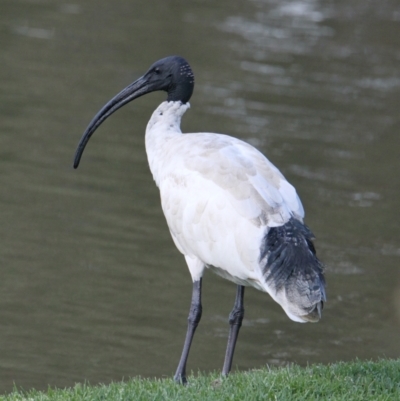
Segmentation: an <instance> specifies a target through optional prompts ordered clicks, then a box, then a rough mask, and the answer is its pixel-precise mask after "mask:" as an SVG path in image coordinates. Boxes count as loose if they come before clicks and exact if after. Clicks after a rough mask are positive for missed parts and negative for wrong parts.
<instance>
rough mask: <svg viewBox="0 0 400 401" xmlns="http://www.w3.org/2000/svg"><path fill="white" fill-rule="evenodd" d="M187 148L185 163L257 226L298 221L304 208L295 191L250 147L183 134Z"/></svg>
mask: <svg viewBox="0 0 400 401" xmlns="http://www.w3.org/2000/svg"><path fill="white" fill-rule="evenodd" d="M180 138H181V140H183V139H187V144H188V145H189V146H190V151H189V152H187V153H186V156H185V160H184V166H185V168H186V169H187V170H188V171H191V172H196V173H197V174H199V175H200V176H201V177H202V178H203V179H204V180H209V181H211V182H213V183H214V184H215V185H217V186H218V187H219V188H221V189H222V190H224V191H225V192H226V194H227V195H229V198H230V200H231V202H232V203H233V205H234V207H235V209H236V211H237V212H238V213H240V214H241V215H242V216H243V217H247V218H248V219H250V220H252V221H253V222H254V223H255V224H257V225H267V226H269V227H273V226H278V225H281V224H284V223H286V222H287V221H288V220H289V219H290V217H291V216H294V217H296V218H297V219H299V220H301V219H302V218H303V217H304V210H303V206H302V204H301V201H300V199H299V197H298V196H297V193H296V190H295V189H294V187H293V186H292V185H290V184H289V183H288V182H287V181H286V179H285V178H284V176H283V175H282V174H281V173H280V171H279V170H278V169H277V168H276V167H275V166H274V165H273V164H272V163H271V162H270V161H269V160H268V159H267V158H266V157H265V156H264V155H263V154H262V153H261V152H259V151H258V150H257V149H255V148H254V147H253V146H251V145H249V144H247V143H245V142H243V141H241V140H239V139H236V138H232V137H229V136H226V135H221V134H207V133H200V134H186V135H183V136H181V137H180Z"/></svg>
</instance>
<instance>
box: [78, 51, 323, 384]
mask: <svg viewBox="0 0 400 401" xmlns="http://www.w3.org/2000/svg"><path fill="white" fill-rule="evenodd" d="M193 89H194V74H193V71H192V68H191V67H190V65H189V63H188V62H187V61H186V60H185V59H184V58H183V57H180V56H169V57H165V58H162V59H160V60H158V61H156V62H155V63H153V64H152V65H151V66H150V68H149V69H148V70H147V72H146V73H145V74H144V75H143V76H141V77H140V78H138V79H137V80H135V81H134V82H133V83H131V84H130V85H128V86H127V87H126V88H125V89H123V90H122V91H121V92H119V93H118V94H117V95H116V96H114V97H113V98H112V99H111V100H110V101H108V102H107V103H106V104H105V105H104V106H103V107H102V108H101V110H100V111H99V112H98V113H97V114H96V115H95V117H94V118H93V119H92V121H91V122H90V124H89V125H88V127H87V128H86V130H85V132H84V134H83V136H82V137H81V140H80V142H79V144H78V147H77V150H76V153H75V158H74V168H77V167H78V165H79V163H80V160H81V157H82V153H83V151H84V149H85V146H86V145H87V143H88V141H89V139H90V137H91V136H92V134H93V133H94V132H95V130H96V129H97V128H98V127H99V126H100V125H101V124H102V123H103V122H104V121H105V120H106V119H107V118H108V117H109V116H111V115H112V114H113V113H114V112H115V111H117V110H118V109H120V108H121V107H122V106H124V105H126V104H127V103H129V102H131V101H133V100H135V99H137V98H139V97H140V96H143V95H145V94H147V93H150V92H154V91H164V92H166V93H167V99H166V100H165V101H164V102H162V103H161V104H160V105H159V106H158V107H157V108H156V109H155V111H154V112H153V114H152V116H151V118H150V120H149V122H148V124H147V127H146V133H145V147H146V153H147V158H148V163H149V167H150V171H151V173H152V175H153V179H154V181H155V183H156V185H157V186H158V188H159V190H160V198H161V206H162V210H163V212H164V215H165V218H166V222H167V225H168V228H169V231H170V233H171V237H172V239H173V242H174V243H175V245H176V247H177V248H178V250H179V251H180V252H181V253H182V254H183V256H184V258H185V260H186V263H187V266H188V268H189V272H190V275H191V278H192V282H193V283H192V297H191V303H190V309H189V316H188V326H187V332H186V337H185V341H184V346H183V350H182V354H181V358H180V360H179V363H178V367H177V370H176V373H175V375H174V379H175V381H176V382H177V383H180V384H186V383H187V375H186V366H187V360H188V356H189V351H190V347H191V344H192V340H193V336H194V333H195V330H196V328H197V326H198V324H199V322H200V319H201V316H202V302H201V291H202V277H203V273H204V271H205V270H206V269H210V270H212V271H213V272H215V273H217V274H218V275H220V276H222V277H223V278H225V279H227V280H229V281H231V282H233V283H235V284H236V296H235V301H234V306H233V309H232V311H231V313H230V314H229V319H228V321H229V335H228V342H227V348H226V352H225V359H224V364H223V368H222V376H223V377H224V376H227V375H228V374H229V372H230V370H231V368H232V361H233V354H234V351H235V347H236V341H237V338H238V334H239V330H240V327H241V325H242V321H243V317H244V290H245V287H246V286H250V287H254V288H256V289H257V290H260V291H263V292H266V293H268V294H269V295H270V296H271V297H272V299H273V300H274V301H276V302H277V303H278V304H279V305H280V306H281V307H282V309H283V310H284V312H285V313H286V315H287V316H288V317H289V318H290V319H291V320H293V321H295V322H302V323H305V322H317V321H319V319H320V318H321V312H322V309H323V306H324V303H325V302H326V291H325V278H324V265H323V264H322V262H321V261H320V260H319V259H318V258H317V256H316V250H315V247H314V243H313V240H314V235H313V233H312V232H311V230H310V229H309V228H308V227H307V226H306V225H305V224H304V222H303V219H304V209H303V206H302V203H301V201H300V198H299V197H298V195H297V192H296V190H295V188H294V187H293V186H292V185H291V184H290V183H289V182H288V181H287V180H286V179H285V177H284V176H283V175H282V173H281V172H280V171H279V170H278V168H276V167H275V166H274V165H273V164H272V163H271V162H270V161H269V160H268V159H267V158H266V157H265V156H264V155H263V154H262V153H261V152H260V151H259V150H257V149H256V148H254V147H253V146H251V145H250V144H248V143H246V142H244V141H242V140H240V139H238V138H234V137H232V136H228V135H225V134H217V133H208V132H199V133H186V134H183V133H182V131H181V129H180V123H181V118H182V116H183V115H184V113H185V112H186V111H187V110H188V109H189V107H190V104H189V100H190V98H191V96H192V94H193Z"/></svg>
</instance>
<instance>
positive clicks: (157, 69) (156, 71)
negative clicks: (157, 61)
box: [154, 67, 161, 75]
mask: <svg viewBox="0 0 400 401" xmlns="http://www.w3.org/2000/svg"><path fill="white" fill-rule="evenodd" d="M154 72H155V73H156V74H157V75H158V74H160V73H161V71H160V69H159V68H158V67H156V68H155V69H154Z"/></svg>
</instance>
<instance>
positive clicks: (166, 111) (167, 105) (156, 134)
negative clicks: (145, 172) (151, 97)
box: [145, 101, 190, 183]
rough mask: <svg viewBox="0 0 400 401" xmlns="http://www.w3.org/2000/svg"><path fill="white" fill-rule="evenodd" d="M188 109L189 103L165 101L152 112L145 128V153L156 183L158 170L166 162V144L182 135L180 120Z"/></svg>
mask: <svg viewBox="0 0 400 401" xmlns="http://www.w3.org/2000/svg"><path fill="white" fill-rule="evenodd" d="M189 107H190V105H189V103H185V104H182V103H181V102H180V101H170V102H168V101H166V102H163V103H161V104H160V105H159V106H158V107H157V109H156V110H155V111H154V112H153V115H152V116H151V118H150V120H149V122H148V124H147V128H146V137H145V141H146V153H147V158H148V161H149V166H150V170H151V172H152V174H153V177H154V180H155V181H156V183H157V182H158V178H159V172H160V169H162V168H163V164H164V163H165V162H166V161H167V154H168V149H167V148H168V142H169V141H170V140H171V139H172V138H173V137H176V136H177V135H182V131H181V128H180V125H181V118H182V116H183V114H184V113H185V112H186V110H187V109H188V108H189Z"/></svg>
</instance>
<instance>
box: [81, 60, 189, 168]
mask: <svg viewBox="0 0 400 401" xmlns="http://www.w3.org/2000/svg"><path fill="white" fill-rule="evenodd" d="M193 88H194V75H193V72H192V69H191V68H190V65H189V63H188V62H187V61H186V60H185V59H184V58H182V57H179V56H170V57H166V58H163V59H161V60H158V61H156V62H155V63H154V64H153V65H152V66H151V67H150V68H149V70H148V71H147V72H146V73H145V74H144V75H143V76H142V77H140V78H139V79H137V80H136V81H135V82H133V83H131V84H130V85H128V86H127V87H126V88H125V89H123V90H122V91H121V92H120V93H118V95H116V96H115V97H113V98H112V99H111V100H110V101H109V102H108V103H107V104H105V105H104V106H103V108H102V109H101V110H100V111H99V112H98V113H97V114H96V116H95V117H94V118H93V120H92V121H91V123H90V124H89V126H88V127H87V128H86V131H85V132H84V134H83V136H82V138H81V140H80V142H79V145H78V148H77V150H76V153H75V160H74V168H77V167H78V165H79V161H80V159H81V156H82V153H83V151H84V149H85V146H86V144H87V143H88V141H89V139H90V137H91V136H92V135H93V133H94V131H95V130H96V129H97V128H98V127H99V126H100V125H101V123H102V122H103V121H104V120H106V118H108V117H109V116H111V114H113V113H114V112H115V111H117V110H118V109H119V108H121V107H122V106H124V105H125V104H127V103H129V102H131V101H132V100H134V99H137V98H138V97H140V96H143V95H145V94H146V93H150V92H154V91H159V90H161V91H165V92H167V94H168V97H167V100H168V101H181V102H182V103H187V102H188V101H189V99H190V97H191V96H192V93H193Z"/></svg>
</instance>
